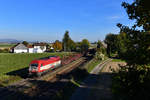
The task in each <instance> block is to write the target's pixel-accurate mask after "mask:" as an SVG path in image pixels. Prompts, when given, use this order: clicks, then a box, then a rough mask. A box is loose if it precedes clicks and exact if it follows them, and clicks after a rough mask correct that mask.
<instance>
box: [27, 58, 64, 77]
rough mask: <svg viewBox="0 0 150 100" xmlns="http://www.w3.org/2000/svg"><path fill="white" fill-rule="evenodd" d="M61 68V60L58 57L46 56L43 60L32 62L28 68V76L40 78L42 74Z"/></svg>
mask: <svg viewBox="0 0 150 100" xmlns="http://www.w3.org/2000/svg"><path fill="white" fill-rule="evenodd" d="M59 66H61V59H60V57H58V56H48V57H45V58H41V59H37V60H33V61H31V63H30V66H29V75H32V74H36V75H37V76H41V74H43V73H44V72H47V71H49V70H52V69H55V68H56V67H59Z"/></svg>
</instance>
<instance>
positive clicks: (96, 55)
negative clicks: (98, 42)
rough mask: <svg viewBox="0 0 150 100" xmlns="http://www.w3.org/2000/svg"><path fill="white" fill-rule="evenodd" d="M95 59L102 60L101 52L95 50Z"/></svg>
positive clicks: (103, 57)
mask: <svg viewBox="0 0 150 100" xmlns="http://www.w3.org/2000/svg"><path fill="white" fill-rule="evenodd" d="M95 59H97V60H104V59H105V55H104V54H103V53H102V52H96V54H95Z"/></svg>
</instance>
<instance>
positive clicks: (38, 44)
mask: <svg viewBox="0 0 150 100" xmlns="http://www.w3.org/2000/svg"><path fill="white" fill-rule="evenodd" d="M33 45H34V46H46V45H47V43H34V44H33Z"/></svg>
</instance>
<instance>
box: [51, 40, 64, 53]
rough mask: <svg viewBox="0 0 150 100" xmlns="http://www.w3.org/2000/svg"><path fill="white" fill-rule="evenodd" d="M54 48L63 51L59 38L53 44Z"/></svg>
mask: <svg viewBox="0 0 150 100" xmlns="http://www.w3.org/2000/svg"><path fill="white" fill-rule="evenodd" d="M53 48H54V50H55V51H61V50H62V43H61V42H60V41H59V40H56V41H55V43H54V44H53Z"/></svg>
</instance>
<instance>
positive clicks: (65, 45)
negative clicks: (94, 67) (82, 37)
mask: <svg viewBox="0 0 150 100" xmlns="http://www.w3.org/2000/svg"><path fill="white" fill-rule="evenodd" d="M70 39H71V38H70V36H69V31H66V32H65V34H64V38H63V49H64V51H70V47H69V45H70V43H69V42H70Z"/></svg>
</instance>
